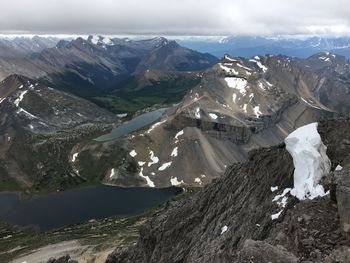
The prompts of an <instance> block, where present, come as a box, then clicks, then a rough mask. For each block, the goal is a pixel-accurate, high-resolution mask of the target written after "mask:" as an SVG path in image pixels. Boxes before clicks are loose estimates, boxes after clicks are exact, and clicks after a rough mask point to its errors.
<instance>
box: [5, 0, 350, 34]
mask: <svg viewBox="0 0 350 263" xmlns="http://www.w3.org/2000/svg"><path fill="white" fill-rule="evenodd" d="M0 6H1V9H0V10H1V15H0V33H2V34H7V33H11V34H22V33H30V34H91V33H94V34H109V35H113V34H143V35H145V34H151V35H284V34H288V35H293V34H303V35H305V34H310V35H314V34H327V35H347V34H348V35H350V23H349V22H350V3H349V0H0Z"/></svg>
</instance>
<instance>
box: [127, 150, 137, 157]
mask: <svg viewBox="0 0 350 263" xmlns="http://www.w3.org/2000/svg"><path fill="white" fill-rule="evenodd" d="M129 154H130V156H131V157H135V156H136V155H137V152H136V151H135V150H132V151H131V152H129Z"/></svg>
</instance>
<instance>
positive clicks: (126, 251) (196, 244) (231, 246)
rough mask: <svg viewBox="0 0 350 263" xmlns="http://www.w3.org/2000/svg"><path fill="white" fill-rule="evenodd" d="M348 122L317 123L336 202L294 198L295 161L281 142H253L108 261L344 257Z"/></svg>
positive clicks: (330, 259)
mask: <svg viewBox="0 0 350 263" xmlns="http://www.w3.org/2000/svg"><path fill="white" fill-rule="evenodd" d="M333 124H334V125H335V126H334V125H333ZM335 127H337V129H334V128H335ZM349 127H350V121H349V119H340V120H330V121H328V120H324V121H321V122H320V125H319V128H318V130H319V133H320V134H321V136H322V140H323V142H324V143H325V144H326V146H327V147H328V149H329V150H328V151H327V154H328V156H329V158H330V159H331V161H332V164H333V168H332V172H331V174H330V175H329V178H330V177H332V175H333V174H334V176H335V177H336V178H338V179H337V180H340V181H341V182H340V181H337V183H336V184H335V188H332V184H329V183H325V187H326V188H328V189H329V188H331V197H332V196H333V194H332V192H333V191H335V192H336V196H337V202H338V203H337V204H336V203H334V201H332V199H331V198H330V196H325V197H319V198H316V199H313V200H306V201H298V200H297V199H295V198H293V197H292V196H290V195H289V194H288V191H286V189H288V188H289V189H290V188H291V187H293V182H292V180H293V170H294V166H293V162H292V159H291V156H290V155H289V153H288V152H287V151H286V150H285V146H284V145H279V146H275V147H271V148H265V149H259V150H254V151H252V152H251V153H250V155H249V158H248V161H247V162H245V163H237V164H234V165H232V166H230V167H229V168H228V169H227V171H226V173H225V175H224V176H223V177H221V178H220V179H217V180H215V181H214V182H213V183H212V184H210V185H208V186H206V187H204V188H203V189H202V190H201V191H200V192H198V193H196V194H194V195H193V196H191V197H189V198H188V199H186V200H180V201H177V202H173V203H170V204H169V205H168V207H166V208H164V209H163V210H162V211H159V212H158V213H157V214H155V215H154V216H153V217H152V218H151V219H150V220H149V221H148V222H147V223H146V224H145V225H143V226H142V227H141V229H140V238H139V240H138V242H137V243H136V244H135V245H134V246H131V247H129V248H117V249H116V251H115V252H113V253H112V254H111V255H110V256H109V258H108V260H107V262H109V263H114V262H199V261H200V262H348V259H349V246H350V243H349V240H348V239H346V233H347V232H346V230H347V228H343V226H346V225H344V222H348V217H347V214H346V213H347V211H345V210H344V209H342V207H343V206H344V205H346V204H347V200H349V198H350V196H349V194H348V192H347V191H345V192H344V191H342V190H340V189H343V188H342V187H343V185H344V184H346V181H343V180H344V179H342V178H347V176H345V177H344V175H345V174H347V175H348V174H349V170H348V169H347V167H348V160H349V159H348V155H349V152H350V146H349V144H347V143H346V141H347V140H349V139H350V134H349ZM336 149H341V150H336ZM338 163H340V165H341V167H342V169H341V170H339V169H340V168H339V167H338V168H337V169H335V168H334V166H336V165H338ZM335 170H336V171H335ZM339 171H340V172H339ZM340 174H342V175H340ZM282 196H283V197H286V199H285V200H284V201H283V202H281V200H282ZM340 196H343V198H340ZM281 209H282V212H279V211H280V210H281ZM178 215H181V218H179V216H178ZM339 217H340V220H339ZM344 220H345V221H344ZM341 226H342V227H341Z"/></svg>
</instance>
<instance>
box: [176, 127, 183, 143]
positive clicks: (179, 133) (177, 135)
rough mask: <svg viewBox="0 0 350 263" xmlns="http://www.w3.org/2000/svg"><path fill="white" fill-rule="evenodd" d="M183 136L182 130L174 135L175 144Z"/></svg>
mask: <svg viewBox="0 0 350 263" xmlns="http://www.w3.org/2000/svg"><path fill="white" fill-rule="evenodd" d="M182 135H184V130H181V131H179V132H178V133H176V135H175V143H178V142H179V137H180V136H182Z"/></svg>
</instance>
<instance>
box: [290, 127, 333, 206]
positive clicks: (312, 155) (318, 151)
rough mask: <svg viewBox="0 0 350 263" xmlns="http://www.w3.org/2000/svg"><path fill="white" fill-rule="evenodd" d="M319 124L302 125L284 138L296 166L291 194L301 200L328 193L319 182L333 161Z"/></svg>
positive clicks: (328, 170)
mask: <svg viewBox="0 0 350 263" xmlns="http://www.w3.org/2000/svg"><path fill="white" fill-rule="evenodd" d="M317 126H318V123H311V124H308V125H305V126H303V127H300V128H298V129H296V130H295V131H294V132H292V133H291V134H289V135H288V137H287V138H286V139H285V140H284V141H285V143H286V149H287V151H288V152H289V153H290V154H291V155H292V157H293V163H294V167H295V170H294V188H293V189H292V190H291V194H292V195H294V196H295V197H297V198H298V199H299V200H304V199H313V198H315V197H318V196H324V195H326V193H325V192H324V189H323V186H322V185H320V184H319V182H320V180H321V178H322V177H323V176H325V175H327V174H328V173H329V172H330V169H331V162H330V160H329V158H328V156H327V154H326V149H327V148H326V146H325V145H324V144H323V143H322V140H321V136H320V134H319V133H318V131H317Z"/></svg>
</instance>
